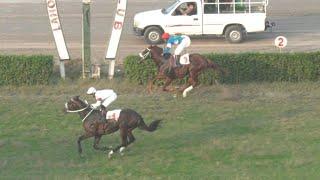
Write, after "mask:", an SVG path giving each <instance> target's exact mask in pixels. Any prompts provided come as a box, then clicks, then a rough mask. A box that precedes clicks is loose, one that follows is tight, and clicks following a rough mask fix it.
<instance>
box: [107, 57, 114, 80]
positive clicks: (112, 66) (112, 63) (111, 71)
mask: <svg viewBox="0 0 320 180" xmlns="http://www.w3.org/2000/svg"><path fill="white" fill-rule="evenodd" d="M115 64H116V60H110V61H109V74H108V78H109V79H110V80H111V79H112V78H113V76H114V67H115Z"/></svg>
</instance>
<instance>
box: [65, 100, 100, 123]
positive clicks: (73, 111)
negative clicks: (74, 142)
mask: <svg viewBox="0 0 320 180" xmlns="http://www.w3.org/2000/svg"><path fill="white" fill-rule="evenodd" d="M86 104H87V106H86V107H84V108H82V109H78V110H69V109H68V105H67V103H65V104H64V106H65V108H66V112H70V113H76V112H82V111H84V110H86V109H87V108H88V107H89V106H90V105H89V104H88V102H87V101H86ZM93 110H94V109H91V111H90V112H89V113H87V115H86V116H85V117H84V118H83V119H82V122H83V121H84V120H86V119H87V117H88V116H89V115H90V114H91V113H92V111H93Z"/></svg>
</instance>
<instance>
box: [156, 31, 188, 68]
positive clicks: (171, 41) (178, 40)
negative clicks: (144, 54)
mask: <svg viewBox="0 0 320 180" xmlns="http://www.w3.org/2000/svg"><path fill="white" fill-rule="evenodd" d="M162 39H163V40H164V41H165V43H166V45H165V48H164V50H163V56H164V58H165V59H168V58H169V57H170V56H168V55H169V54H170V49H171V48H172V46H173V45H177V47H176V49H175V51H174V58H173V60H174V63H173V66H174V67H175V66H181V64H180V60H179V59H180V55H181V53H182V51H183V50H184V48H186V47H189V46H190V44H191V40H190V38H189V36H186V35H181V34H175V35H171V36H170V35H169V34H168V33H163V34H162Z"/></svg>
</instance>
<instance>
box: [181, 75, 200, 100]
mask: <svg viewBox="0 0 320 180" xmlns="http://www.w3.org/2000/svg"><path fill="white" fill-rule="evenodd" d="M197 84H198V73H191V74H190V77H189V79H188V82H187V85H186V86H184V87H183V88H182V90H181V91H183V93H182V96H183V97H187V93H188V92H189V91H191V90H192V89H193V88H194V87H195V86H196V85H197Z"/></svg>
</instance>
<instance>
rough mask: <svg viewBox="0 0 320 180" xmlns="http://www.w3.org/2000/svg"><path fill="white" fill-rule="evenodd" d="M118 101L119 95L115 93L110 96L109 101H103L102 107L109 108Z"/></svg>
mask: <svg viewBox="0 0 320 180" xmlns="http://www.w3.org/2000/svg"><path fill="white" fill-rule="evenodd" d="M116 99H117V94H116V93H113V94H112V95H111V96H109V97H108V98H107V99H105V100H104V101H103V103H102V105H103V106H104V107H106V108H107V107H108V106H109V105H110V104H111V103H112V102H113V101H115V100H116Z"/></svg>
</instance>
